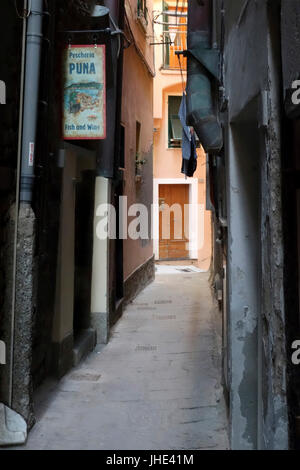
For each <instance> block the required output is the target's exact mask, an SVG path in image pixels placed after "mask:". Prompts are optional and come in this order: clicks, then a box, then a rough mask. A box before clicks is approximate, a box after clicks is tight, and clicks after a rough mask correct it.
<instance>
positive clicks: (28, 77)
mask: <svg viewBox="0 0 300 470" xmlns="http://www.w3.org/2000/svg"><path fill="white" fill-rule="evenodd" d="M30 4H31V10H30V13H29V17H28V21H27V33H26V68H25V89H24V117H23V137H22V163H21V185H20V202H25V203H28V204H31V203H32V198H33V186H34V177H35V172H34V160H35V158H34V157H35V147H36V134H37V119H38V103H39V81H40V65H41V52H42V43H43V33H42V31H43V14H44V13H43V0H31V2H30Z"/></svg>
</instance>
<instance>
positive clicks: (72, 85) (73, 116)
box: [63, 44, 106, 140]
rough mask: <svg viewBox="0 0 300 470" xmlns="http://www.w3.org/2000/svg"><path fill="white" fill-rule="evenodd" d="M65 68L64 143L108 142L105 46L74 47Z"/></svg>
mask: <svg viewBox="0 0 300 470" xmlns="http://www.w3.org/2000/svg"><path fill="white" fill-rule="evenodd" d="M63 64H64V90H63V94H64V96H63V137H64V139H65V140H98V139H105V138H106V102H105V97H106V84H105V45H95V44H93V45H83V46H82V45H70V46H68V47H67V48H66V50H65V57H64V61H63Z"/></svg>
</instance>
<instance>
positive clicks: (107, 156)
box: [97, 0, 122, 179]
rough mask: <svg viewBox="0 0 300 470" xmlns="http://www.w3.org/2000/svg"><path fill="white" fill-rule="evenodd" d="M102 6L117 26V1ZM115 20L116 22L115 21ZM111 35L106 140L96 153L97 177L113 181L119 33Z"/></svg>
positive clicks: (105, 2) (104, 2)
mask: <svg viewBox="0 0 300 470" xmlns="http://www.w3.org/2000/svg"><path fill="white" fill-rule="evenodd" d="M102 4H103V6H105V7H106V8H108V9H110V10H109V15H110V23H112V25H114V24H115V25H116V26H118V24H117V23H118V22H119V0H106V1H103V2H102ZM115 20H116V21H115ZM115 33H116V34H114V33H112V34H111V35H110V38H109V40H108V42H107V43H106V48H107V55H106V57H107V60H108V61H109V63H108V64H107V67H106V69H107V73H108V74H109V77H107V78H109V79H108V80H107V83H106V134H107V135H106V139H103V140H102V141H100V142H99V145H98V151H97V176H102V177H104V178H109V179H113V178H114V176H115V153H116V142H115V134H116V113H117V77H118V60H119V54H120V43H121V40H122V39H121V37H120V31H118V30H117V31H116V32H115Z"/></svg>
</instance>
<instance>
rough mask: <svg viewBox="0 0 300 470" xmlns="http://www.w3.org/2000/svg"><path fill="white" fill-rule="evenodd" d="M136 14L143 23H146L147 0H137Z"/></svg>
mask: <svg viewBox="0 0 300 470" xmlns="http://www.w3.org/2000/svg"><path fill="white" fill-rule="evenodd" d="M137 16H138V18H139V20H141V21H142V22H143V23H144V24H145V25H147V24H148V8H147V0H138V2H137Z"/></svg>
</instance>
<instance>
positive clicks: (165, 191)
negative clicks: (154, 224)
mask: <svg viewBox="0 0 300 470" xmlns="http://www.w3.org/2000/svg"><path fill="white" fill-rule="evenodd" d="M188 204H189V185H188V184H170V185H166V184H163V185H160V186H159V258H160V259H161V260H164V259H165V260H167V259H168V260H179V259H188V258H189V238H188V226H189V220H188V213H189V211H188V210H187V209H188ZM174 205H176V210H175V211H170V210H168V208H171V207H172V206H174ZM185 206H186V209H185Z"/></svg>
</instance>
